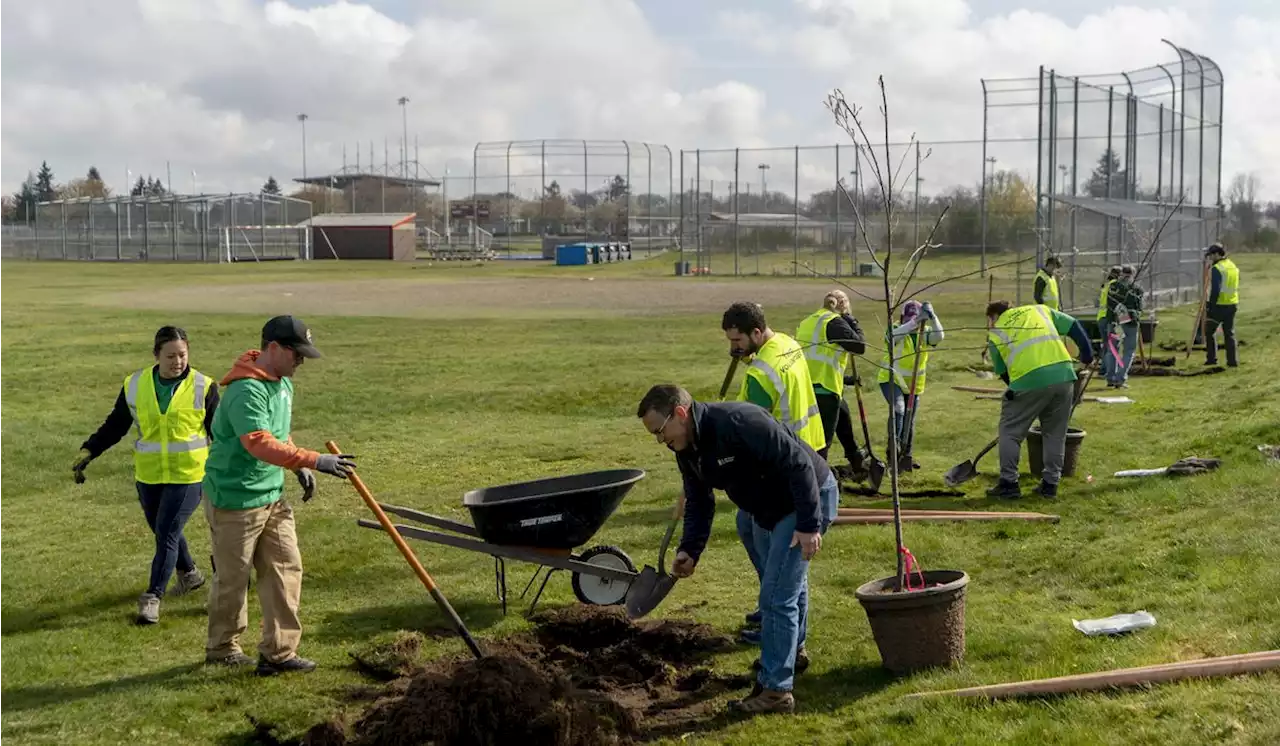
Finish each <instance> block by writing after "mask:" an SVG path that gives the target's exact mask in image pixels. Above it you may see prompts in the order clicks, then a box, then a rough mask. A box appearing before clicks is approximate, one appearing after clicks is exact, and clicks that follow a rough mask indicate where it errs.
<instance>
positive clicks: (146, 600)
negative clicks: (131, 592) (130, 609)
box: [135, 593, 160, 624]
mask: <svg viewBox="0 0 1280 746" xmlns="http://www.w3.org/2000/svg"><path fill="white" fill-rule="evenodd" d="M135 621H137V623H138V624H155V623H156V622H158V621H160V597H159V596H157V595H156V594H154V593H144V594H142V595H141V596H139V597H138V617H137V619H136V620H135Z"/></svg>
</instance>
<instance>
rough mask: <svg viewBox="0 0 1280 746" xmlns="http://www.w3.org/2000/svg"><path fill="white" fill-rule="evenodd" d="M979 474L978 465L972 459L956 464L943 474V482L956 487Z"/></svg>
mask: <svg viewBox="0 0 1280 746" xmlns="http://www.w3.org/2000/svg"><path fill="white" fill-rule="evenodd" d="M976 476H978V467H977V466H976V465H975V464H974V463H973V462H972V461H966V462H964V463H963V464H956V465H955V466H953V467H951V468H950V469H948V470H947V473H946V474H943V475H942V483H943V484H945V485H947V486H948V487H955V486H956V485H957V484H964V483H965V482H967V481H969V480H970V479H973V478H974V477H976Z"/></svg>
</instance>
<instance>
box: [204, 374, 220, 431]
mask: <svg viewBox="0 0 1280 746" xmlns="http://www.w3.org/2000/svg"><path fill="white" fill-rule="evenodd" d="M217 410H218V384H216V383H213V382H210V383H209V393H207V394H205V395H204V432H205V435H208V436H209V439H210V440H213V414H214V412H216V411H217Z"/></svg>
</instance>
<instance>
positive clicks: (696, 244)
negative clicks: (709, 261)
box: [693, 148, 702, 272]
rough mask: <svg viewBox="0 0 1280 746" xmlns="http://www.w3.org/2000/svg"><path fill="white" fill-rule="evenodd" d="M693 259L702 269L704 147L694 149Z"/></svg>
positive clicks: (699, 268)
mask: <svg viewBox="0 0 1280 746" xmlns="http://www.w3.org/2000/svg"><path fill="white" fill-rule="evenodd" d="M693 183H694V189H693V220H694V223H693V259H694V264H695V265H697V267H696V268H697V269H698V271H699V272H701V271H702V149H701V148H698V149H696V150H694V151H693Z"/></svg>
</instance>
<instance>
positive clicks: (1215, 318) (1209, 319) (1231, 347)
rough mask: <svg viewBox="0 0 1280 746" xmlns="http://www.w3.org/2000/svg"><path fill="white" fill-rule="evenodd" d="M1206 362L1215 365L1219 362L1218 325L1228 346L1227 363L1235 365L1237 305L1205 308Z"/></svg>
mask: <svg viewBox="0 0 1280 746" xmlns="http://www.w3.org/2000/svg"><path fill="white" fill-rule="evenodd" d="M1204 315H1205V319H1206V324H1205V329H1204V331H1205V340H1204V348H1205V363H1206V364H1207V365H1213V364H1214V363H1216V362H1218V340H1217V338H1216V335H1217V333H1218V327H1222V338H1223V341H1224V342H1225V343H1226V346H1227V365H1230V366H1232V367H1235V366H1236V364H1237V360H1236V306H1220V305H1217V304H1212V305H1209V306H1207V307H1206V308H1205V314H1204Z"/></svg>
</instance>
